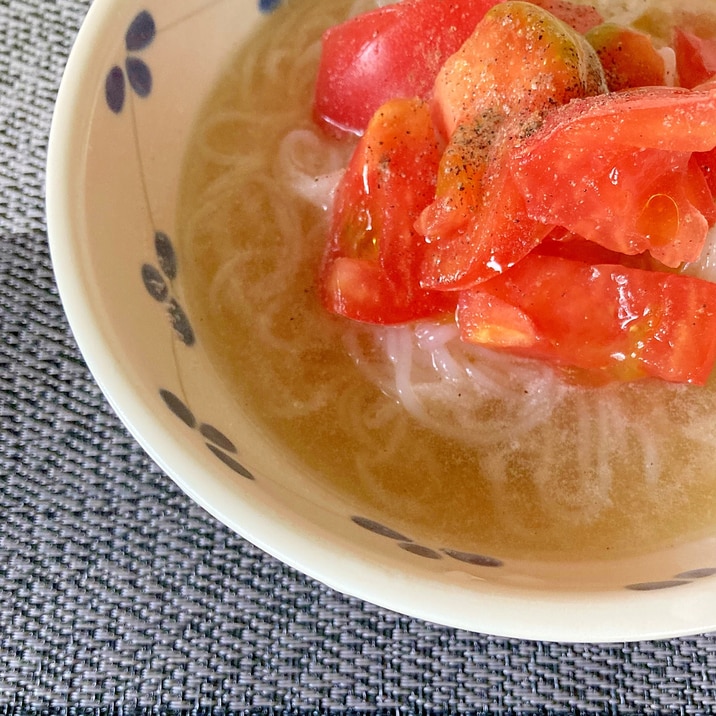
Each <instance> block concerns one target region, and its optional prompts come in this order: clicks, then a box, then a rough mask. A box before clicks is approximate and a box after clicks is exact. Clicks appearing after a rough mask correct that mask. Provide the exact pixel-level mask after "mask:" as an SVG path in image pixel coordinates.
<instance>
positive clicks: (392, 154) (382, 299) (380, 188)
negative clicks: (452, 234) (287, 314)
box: [320, 99, 456, 324]
mask: <svg viewBox="0 0 716 716" xmlns="http://www.w3.org/2000/svg"><path fill="white" fill-rule="evenodd" d="M441 153H442V144H441V142H440V140H439V138H438V137H437V135H436V134H435V131H434V129H433V125H432V120H431V118H430V111H429V108H428V106H427V104H425V103H424V102H422V101H421V100H418V99H412V100H408V99H399V100H392V101H391V102H388V103H386V104H385V105H383V106H382V107H381V108H380V109H379V110H378V112H376V114H375V115H374V117H373V118H372V119H371V121H370V123H369V125H368V127H367V129H366V132H365V134H364V135H363V137H362V138H361V140H360V141H359V142H358V145H357V146H356V149H355V151H354V153H353V156H352V158H351V160H350V163H349V165H348V167H347V169H346V172H345V174H344V176H343V178H342V180H341V182H340V183H339V185H338V187H337V189H336V195H335V199H334V207H333V215H332V221H331V227H330V234H329V241H328V244H327V247H326V250H325V253H324V258H323V264H322V268H321V276H320V293H321V299H322V302H323V304H324V305H325V306H326V308H327V309H328V310H330V311H332V312H333V313H335V314H338V315H342V316H346V317H348V318H352V319H354V320H357V321H366V322H370V323H377V324H391V323H403V322H406V321H410V320H413V319H417V318H424V317H427V316H432V315H436V314H439V313H442V312H444V311H452V310H454V307H455V302H456V299H455V298H454V297H453V296H450V295H447V294H445V293H443V292H433V291H427V290H425V289H423V288H422V287H421V286H420V284H419V275H418V274H419V266H420V263H421V261H422V252H423V243H424V241H423V237H422V236H420V235H419V234H418V233H417V232H416V231H415V230H414V228H413V224H414V223H415V220H416V218H417V216H418V215H419V213H420V211H421V210H422V209H423V207H424V206H425V205H426V204H427V203H428V202H429V201H430V200H431V198H432V196H433V194H434V192H435V177H436V175H437V168H438V163H439V161H440V155H441Z"/></svg>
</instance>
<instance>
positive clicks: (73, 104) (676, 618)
mask: <svg viewBox="0 0 716 716" xmlns="http://www.w3.org/2000/svg"><path fill="white" fill-rule="evenodd" d="M157 1H158V0H157ZM252 1H254V0H252ZM115 6H116V2H115V0H96V2H94V3H92V5H91V6H90V8H89V11H88V13H87V16H86V18H85V20H84V22H83V24H82V26H81V29H80V31H79V33H78V35H77V38H76V41H75V43H74V45H73V47H72V49H71V52H70V54H69V58H68V61H67V65H66V69H65V72H64V74H63V78H62V81H61V84H60V88H59V91H58V95H57V100H56V105H55V110H54V114H53V119H52V125H51V130H50V136H49V144H48V153H47V168H46V188H45V190H46V217H47V229H48V241H49V247H50V255H51V260H52V265H53V270H54V273H55V279H56V283H57V286H58V290H59V295H60V299H61V301H62V304H63V308H64V311H65V313H66V316H67V319H68V321H69V325H70V328H71V331H72V333H73V335H74V338H75V340H76V342H77V345H78V347H79V350H80V352H81V354H82V356H83V359H84V361H85V362H86V364H87V366H88V368H89V370H90V372H91V373H92V375H93V377H94V379H95V381H96V382H97V384H98V385H99V387H100V389H101V390H102V392H103V393H104V396H105V397H106V399H107V401H108V402H109V404H110V405H111V407H112V409H113V410H114V411H115V412H116V414H117V415H118V416H119V418H120V419H121V421H122V422H123V423H124V425H125V427H126V428H127V430H128V431H129V432H130V433H131V434H132V436H133V437H134V439H135V440H136V441H137V442H138V443H139V445H140V446H141V447H142V448H143V449H144V450H145V451H146V453H147V454H148V455H149V456H150V458H151V459H152V460H153V461H154V462H155V463H156V464H157V465H158V466H159V467H160V468H161V470H162V471H163V472H165V473H166V474H167V475H168V476H169V477H170V478H171V479H172V480H173V481H174V482H175V483H176V484H177V485H178V486H179V487H180V488H181V489H182V490H183V491H184V492H185V493H186V494H187V495H188V496H189V497H190V498H191V499H192V500H193V501H194V502H196V503H197V504H199V505H200V506H201V507H202V508H203V509H204V510H206V511H207V512H208V513H210V514H211V515H212V516H213V517H214V518H216V519H217V520H219V521H220V522H222V523H223V524H224V525H226V526H227V527H229V528H230V529H231V530H233V531H234V532H236V533H237V534H239V535H240V536H241V537H243V538H245V539H247V540H248V541H250V542H251V543H253V544H254V545H256V546H257V547H258V548H260V549H261V550H263V551H265V552H266V553H268V554H270V555H271V556H273V557H275V558H277V559H279V560H281V561H282V562H284V563H285V564H288V565H289V566H291V567H293V568H294V569H296V570H298V571H300V572H301V573H303V574H306V575H308V576H309V577H311V578H313V579H316V580H318V581H319V582H321V583H323V584H325V585H327V586H328V587H330V588H332V589H334V590H336V591H338V592H341V593H343V594H346V595H349V596H352V597H356V598H358V599H361V600H364V601H366V602H370V603H372V604H376V605H378V606H380V607H383V608H386V609H390V610H392V611H394V612H397V613H402V614H405V615H408V616H410V617H415V618H419V619H422V620H425V621H427V622H433V623H437V624H442V625H445V626H448V627H452V628H458V629H463V630H466V631H469V632H476V633H485V634H491V635H495V636H500V637H514V638H522V639H531V640H543V641H558V642H568V643H574V642H589V643H596V642H604V643H607V642H623V641H635V640H645V639H664V638H671V637H676V636H683V635H688V634H695V633H700V632H705V631H712V630H715V629H716V602H715V603H714V606H710V601H709V594H708V590H706V589H705V587H704V586H699V584H698V583H697V582H694V583H691V584H686V585H683V586H681V587H680V588H679V589H678V590H671V589H670V590H666V591H663V590H660V591H649V592H637V591H633V592H629V591H628V590H620V591H616V590H615V591H584V592H575V591H557V590H544V589H529V588H515V587H507V586H504V585H496V584H494V583H489V584H488V583H486V582H485V583H478V582H473V583H472V584H471V586H470V588H469V589H468V588H454V587H452V586H451V587H450V588H449V589H448V588H447V587H446V586H445V585H444V584H441V583H440V582H439V580H437V579H431V578H427V577H423V576H419V577H416V576H413V575H408V574H400V573H397V572H396V571H395V569H394V566H393V565H391V564H390V561H389V560H386V562H385V563H379V562H378V561H377V560H376V559H375V558H370V556H369V555H366V554H358V553H356V552H355V551H351V549H350V546H351V545H350V542H349V540H347V539H346V538H345V537H344V538H343V539H342V540H338V541H337V540H336V539H335V537H334V536H332V535H330V534H329V533H328V531H327V530H323V529H322V528H317V526H316V524H315V523H313V522H310V521H309V520H307V519H306V518H305V517H304V516H302V515H301V516H297V515H294V516H293V517H294V519H292V520H287V521H286V523H283V522H282V521H281V520H276V519H272V517H275V514H276V512H275V505H271V504H269V503H268V502H267V501H266V502H264V503H260V502H259V501H258V500H255V499H254V500H251V501H248V500H245V501H243V502H242V504H241V509H240V510H239V511H238V512H236V511H234V512H232V513H228V512H227V511H226V510H225V509H224V505H225V504H231V503H232V502H234V501H235V500H233V501H232V500H227V499H226V497H227V490H226V489H225V488H224V487H222V486H220V485H213V489H212V490H209V491H207V490H206V489H205V488H206V485H207V476H206V467H205V466H204V465H203V464H202V463H201V462H200V461H199V460H198V459H197V457H196V455H195V454H193V452H192V451H191V450H190V449H189V448H188V446H187V443H186V441H182V440H181V439H179V438H178V437H177V435H176V433H175V431H172V430H171V429H169V428H167V427H166V426H163V425H162V424H161V423H160V421H159V420H158V419H157V417H156V415H155V414H154V411H153V409H152V407H151V405H150V404H149V402H148V401H147V400H146V399H144V398H143V397H142V396H138V395H136V391H135V390H134V389H133V387H132V381H131V379H130V375H129V373H128V370H127V368H126V367H125V366H124V365H122V364H121V363H120V362H119V361H118V360H117V359H116V357H115V356H114V355H113V353H112V350H111V348H110V347H109V346H108V345H107V342H106V340H105V338H104V330H103V324H102V320H101V317H100V316H99V312H98V309H97V307H96V306H94V305H93V302H92V300H91V297H90V292H89V289H90V286H89V284H88V277H87V276H86V275H85V274H84V273H83V271H82V268H81V266H82V262H81V261H80V260H79V246H78V243H77V239H78V237H81V235H82V229H81V226H82V217H83V209H82V206H81V202H78V201H77V195H78V190H81V188H82V182H81V178H82V174H83V171H78V161H77V158H78V157H81V156H83V155H84V150H85V146H86V137H85V130H87V129H88V128H89V126H90V123H91V116H90V115H91V112H90V111H89V110H88V108H90V107H92V106H93V102H92V101H90V102H89V103H88V100H87V97H88V96H93V97H96V92H97V90H98V88H97V87H96V86H92V84H91V83H92V82H93V79H92V77H93V73H92V72H91V69H90V68H91V67H92V57H93V56H94V54H95V52H96V48H97V47H98V46H101V42H99V38H101V37H102V36H103V35H104V33H105V32H106V31H107V29H108V28H110V27H112V25H113V23H115V22H116V13H115V10H116V7H115ZM264 499H266V498H264ZM297 528H298V529H297ZM307 555H309V556H308V557H307ZM706 602H709V605H706V604H705V603H706ZM679 604H680V605H681V609H679V610H678V613H677V610H676V609H675V605H677V606H678V605H679ZM685 605H686V606H685ZM688 605H694V608H693V609H689V608H688ZM683 612H688V613H686V614H684V613H683Z"/></svg>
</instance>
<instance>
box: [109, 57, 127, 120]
mask: <svg viewBox="0 0 716 716" xmlns="http://www.w3.org/2000/svg"><path fill="white" fill-rule="evenodd" d="M104 96H105V100H106V101H107V106H108V107H109V108H110V109H111V110H112V111H113V112H114V113H115V114H119V113H120V112H121V111H122V107H124V96H125V82H124V72H122V68H121V67H117V65H115V66H114V67H113V68H112V69H111V70H110V71H109V72H108V73H107V77H106V79H105V81H104Z"/></svg>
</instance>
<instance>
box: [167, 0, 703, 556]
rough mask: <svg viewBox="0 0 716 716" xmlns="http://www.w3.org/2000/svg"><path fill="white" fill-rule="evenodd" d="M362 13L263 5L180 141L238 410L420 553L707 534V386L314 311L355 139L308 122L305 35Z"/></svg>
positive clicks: (199, 320) (215, 339)
mask: <svg viewBox="0 0 716 716" xmlns="http://www.w3.org/2000/svg"><path fill="white" fill-rule="evenodd" d="M635 5H636V4H635V3H631V4H630V7H631V12H632V14H633V16H637V15H639V14H641V12H643V6H642V5H639V7H638V8H637V9H636V10H635V9H634V8H635ZM358 7H362V8H365V7H367V4H366V3H362V4H361V5H360V6H357V5H355V4H351V3H348V2H345V0H341V1H340V2H311V3H306V2H290V3H286V4H285V5H283V6H282V7H280V8H279V9H278V10H277V11H276V12H275V13H274V14H273V15H272V16H271V17H270V18H269V19H268V20H267V21H266V25H265V27H264V28H263V30H262V31H261V32H260V33H259V34H258V35H257V36H256V37H255V38H253V40H252V41H251V43H250V44H249V45H248V46H247V47H246V48H244V49H242V51H241V54H240V55H239V56H238V57H237V58H236V60H235V61H234V62H233V63H232V65H231V66H230V67H229V68H227V71H226V73H225V74H224V76H223V77H222V80H221V82H220V83H219V84H218V86H217V88H216V90H215V91H214V93H213V94H212V97H211V100H210V101H209V103H208V104H207V106H206V109H205V112H204V113H203V115H202V117H201V118H200V121H199V122H198V124H197V127H196V132H195V136H194V139H193V142H192V144H191V146H190V148H189V150H188V154H187V162H186V173H185V177H184V182H183V188H182V200H181V202H180V213H179V226H180V230H181V237H180V244H181V257H182V261H183V262H184V269H183V271H182V273H183V278H184V281H185V284H184V286H183V290H184V291H185V293H186V297H187V302H188V306H189V310H190V313H191V314H192V317H193V321H194V325H195V327H196V329H197V332H198V334H199V337H200V340H201V341H202V343H203V344H204V345H206V347H207V350H208V351H209V353H210V355H211V357H212V360H213V361H214V363H215V364H216V366H217V370H218V371H219V373H220V374H221V375H222V377H223V379H224V380H225V382H226V384H227V386H228V387H229V389H230V390H232V391H233V394H234V395H235V396H236V401H237V405H238V404H241V405H242V406H247V407H248V408H249V410H250V411H251V412H252V413H253V414H254V415H255V419H256V421H257V423H259V424H260V425H261V426H263V427H264V428H265V430H266V431H267V432H268V433H269V434H271V435H272V436H274V437H275V439H276V440H277V441H279V442H280V443H281V444H282V445H283V446H285V449H287V450H290V451H292V453H293V454H294V455H295V457H296V459H297V460H300V461H301V462H302V463H303V464H304V465H305V466H306V468H307V469H308V470H310V471H311V472H312V474H313V475H314V476H315V479H316V480H320V481H322V482H323V483H324V484H326V485H330V486H332V488H333V489H335V490H336V491H338V492H340V493H341V494H342V495H344V496H345V497H346V499H347V500H349V501H352V503H353V504H354V505H355V509H356V512H358V513H360V514H365V515H366V516H369V517H372V518H374V519H377V520H383V521H385V522H387V523H388V524H390V525H391V526H393V527H395V528H396V529H400V530H404V531H405V532H406V533H408V534H412V533H414V532H415V531H416V530H418V529H420V530H421V531H422V533H423V534H427V535H429V536H430V537H431V538H432V539H434V540H435V544H436V545H438V546H440V545H442V546H450V547H452V548H455V549H465V550H472V551H480V552H485V551H489V552H490V553H495V554H498V555H509V554H521V555H523V556H526V555H533V556H542V557H545V558H547V557H550V556H559V557H565V556H569V555H579V554H589V555H592V556H601V555H604V556H607V555H617V554H623V553H626V552H629V551H633V550H639V549H646V548H647V547H648V546H650V545H652V546H653V545H657V544H663V543H666V542H670V541H673V540H675V539H676V538H677V537H679V536H682V535H684V534H685V533H686V532H687V531H690V532H699V531H702V530H705V529H707V528H708V527H709V525H710V524H711V523H712V521H713V518H714V515H713V506H714V504H716V500H715V498H716V468H715V467H714V466H716V420H715V419H714V416H715V415H716V413H715V407H716V387H715V386H714V385H710V386H709V387H707V388H692V387H685V386H675V385H668V384H663V383H658V382H652V381H644V382H638V383H633V384H626V385H608V386H602V387H593V388H587V387H580V386H577V385H574V384H572V383H571V382H570V381H569V380H567V379H565V377H564V376H563V375H562V374H561V373H560V372H558V371H556V370H554V369H553V368H552V367H550V366H548V365H545V364H543V363H540V362H536V361H532V360H528V359H521V358H515V357H509V356H506V355H503V354H499V353H494V352H491V351H488V350H485V349H481V348H477V347H474V346H473V347H470V346H467V345H465V344H463V343H462V342H461V341H460V340H459V338H458V335H457V330H456V328H455V326H454V325H453V323H451V322H447V321H439V322H429V321H422V322H420V323H419V324H411V325H404V326H395V327H371V326H366V325H362V324H358V323H352V322H349V321H346V320H343V319H339V318H336V317H334V316H331V315H328V314H327V313H326V311H325V310H324V309H323V308H322V307H321V306H320V305H319V302H318V299H317V296H316V284H315V280H316V274H317V269H318V265H319V262H320V257H321V253H322V250H323V245H324V241H325V234H326V230H327V225H328V217H329V211H330V206H331V201H332V191H333V188H334V187H335V185H336V183H337V181H338V180H339V178H340V176H341V172H342V169H343V167H344V166H345V164H346V162H347V160H348V157H349V156H350V152H351V150H352V143H351V142H350V141H348V142H346V141H343V142H339V141H337V140H334V139H331V138H328V137H326V136H325V135H324V134H322V132H321V131H320V130H319V129H318V128H316V127H315V126H314V124H313V122H312V120H311V96H312V85H313V75H314V73H315V68H316V64H317V60H318V56H319V48H320V44H319V40H320V35H321V32H322V30H323V29H324V28H325V27H327V26H328V25H330V24H332V23H335V22H338V21H339V20H341V19H343V18H344V17H346V16H347V15H348V14H349V13H351V12H355V11H357V9H358ZM624 7H626V4H625V5H624ZM621 8H622V6H620V9H619V13H623V12H625V10H623V9H621ZM246 376H250V380H246V378H245V377H246Z"/></svg>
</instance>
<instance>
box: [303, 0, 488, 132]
mask: <svg viewBox="0 0 716 716" xmlns="http://www.w3.org/2000/svg"><path fill="white" fill-rule="evenodd" d="M498 1H499V0H402V2H398V3H395V4H393V5H387V6H385V7H383V8H379V9H377V10H373V11H371V12H368V13H365V14H362V15H357V16H356V17H354V18H352V19H350V20H347V21H346V22H344V23H342V24H340V25H336V26H335V27H332V28H329V29H328V30H327V31H326V32H325V33H324V35H323V47H322V53H321V59H320V64H319V67H318V76H317V79H316V88H315V97H314V105H313V114H314V118H315V119H316V121H317V122H318V123H319V124H321V125H322V126H324V127H326V128H328V129H329V130H332V131H333V132H337V133H343V132H352V133H354V134H361V133H362V132H363V131H364V130H365V128H366V126H367V124H368V121H369V120H370V118H371V117H372V116H373V114H374V112H375V111H376V110H377V109H378V107H380V106H381V105H382V104H383V103H384V102H387V101H388V100H390V99H396V98H409V97H422V98H425V97H427V96H428V95H429V94H430V92H431V91H432V86H433V82H434V80H435V76H436V75H437V73H438V70H439V69H440V67H441V65H442V63H443V62H444V61H445V59H447V58H448V57H449V56H450V55H451V54H452V53H453V52H455V51H456V50H457V49H458V48H459V47H460V45H461V44H462V43H463V42H464V41H465V39H466V38H467V37H468V36H469V35H470V33H472V31H473V30H474V29H475V25H476V24H477V23H478V22H479V21H480V19H481V18H482V17H483V15H484V14H485V12H487V10H489V9H490V8H491V7H492V6H493V5H495V4H496V3H497V2H498Z"/></svg>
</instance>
